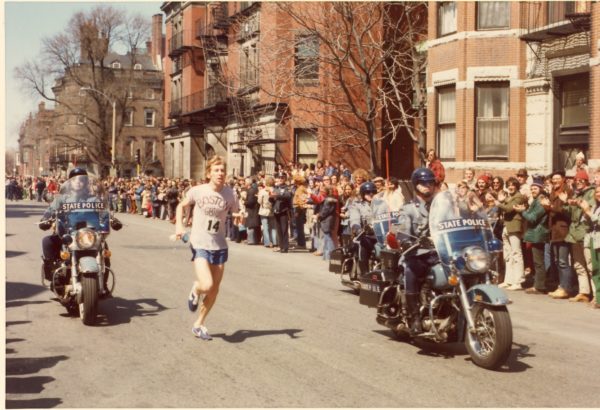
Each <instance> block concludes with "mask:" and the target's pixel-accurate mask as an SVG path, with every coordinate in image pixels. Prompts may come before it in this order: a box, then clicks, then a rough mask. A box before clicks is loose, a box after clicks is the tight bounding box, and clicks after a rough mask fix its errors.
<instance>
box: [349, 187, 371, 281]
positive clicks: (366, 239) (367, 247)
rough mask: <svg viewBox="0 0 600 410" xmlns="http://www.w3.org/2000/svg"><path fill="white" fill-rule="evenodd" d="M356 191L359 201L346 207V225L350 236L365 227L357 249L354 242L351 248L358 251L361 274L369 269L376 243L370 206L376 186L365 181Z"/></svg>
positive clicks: (353, 235)
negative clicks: (348, 227)
mask: <svg viewBox="0 0 600 410" xmlns="http://www.w3.org/2000/svg"><path fill="white" fill-rule="evenodd" d="M358 192H359V194H360V201H355V202H353V203H352V205H351V206H350V208H349V209H348V225H349V226H350V234H351V235H352V237H355V236H356V235H358V233H359V232H360V231H361V229H365V232H364V233H363V235H362V236H361V237H360V242H359V245H358V249H356V244H354V243H353V247H354V249H352V248H351V249H352V250H353V251H358V271H359V274H361V275H363V274H365V273H367V272H368V271H369V258H370V256H371V253H372V252H373V249H375V244H376V243H377V238H376V237H375V234H374V232H373V229H372V226H373V225H372V224H373V210H372V208H371V201H373V197H374V196H375V195H376V194H377V187H375V184H374V183H372V182H371V181H367V182H364V183H363V184H362V185H361V186H360V188H359V190H358Z"/></svg>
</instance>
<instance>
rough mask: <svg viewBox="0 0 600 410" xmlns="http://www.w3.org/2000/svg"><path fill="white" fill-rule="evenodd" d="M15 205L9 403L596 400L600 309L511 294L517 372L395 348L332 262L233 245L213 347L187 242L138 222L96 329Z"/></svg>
mask: <svg viewBox="0 0 600 410" xmlns="http://www.w3.org/2000/svg"><path fill="white" fill-rule="evenodd" d="M42 209H43V208H42V206H41V205H39V204H36V203H31V202H19V203H13V202H11V203H8V204H7V211H6V380H5V381H6V407H7V408H23V407H27V408H32V407H46V408H48V407H67V408H76V407H130V408H131V407H146V408H147V407H600V399H599V398H598V385H599V381H598V376H597V372H598V368H599V365H600V358H599V355H600V310H593V309H590V308H588V307H586V306H583V305H582V304H575V303H570V302H568V301H556V300H552V299H550V298H549V297H547V296H536V295H525V294H524V293H523V292H510V297H511V298H512V299H513V301H514V303H513V304H512V305H510V307H509V310H510V313H511V317H512V321H513V326H514V344H513V350H512V354H511V356H510V359H509V361H508V364H507V366H505V367H504V368H502V369H501V370H500V371H495V372H494V371H488V370H484V369H481V368H479V367H477V366H475V365H474V364H473V363H472V362H471V360H470V358H469V356H468V354H467V353H466V350H465V348H464V346H463V345H462V344H455V345H442V346H438V345H429V344H409V343H405V342H399V341H396V340H395V339H394V338H393V336H392V334H391V332H390V331H388V330H387V329H386V328H383V327H381V326H379V325H378V324H377V323H376V322H375V311H374V310H372V309H368V308H366V307H364V306H362V305H360V304H359V303H358V299H357V297H356V296H355V295H353V294H352V293H351V292H349V291H347V290H346V289H345V288H344V287H343V286H342V285H341V284H340V283H339V278H338V277H337V276H335V275H333V274H331V273H329V272H328V271H327V265H326V263H325V262H323V261H322V260H320V258H317V257H315V256H312V255H309V254H307V253H294V252H291V253H289V254H279V253H273V252H271V251H270V250H268V249H265V248H263V247H262V246H248V245H243V244H235V243H233V244H231V246H230V260H229V262H228V263H227V267H226V272H225V279H224V281H223V284H222V287H221V294H220V295H219V300H218V301H217V304H216V305H215V307H214V309H213V311H212V312H211V315H210V317H209V319H208V322H207V326H208V328H209V330H210V332H211V334H212V335H213V337H214V339H213V340H212V341H209V342H206V341H202V340H199V339H196V338H194V337H193V335H192V334H191V330H190V329H191V324H192V322H193V320H194V315H193V314H192V313H190V312H189V311H188V309H187V304H186V298H187V294H188V291H189V288H190V286H191V281H192V280H193V277H194V276H193V272H192V265H191V263H190V259H189V258H190V256H191V254H190V252H189V248H187V247H186V245H184V244H182V243H173V242H170V241H169V240H168V236H169V235H170V234H171V233H172V232H173V226H172V225H171V224H169V223H167V222H165V221H154V220H147V219H145V218H143V217H141V216H137V215H123V214H119V217H120V218H121V219H122V221H123V222H124V224H125V227H124V228H123V229H122V230H121V231H119V232H113V233H112V234H111V236H110V238H109V243H110V246H111V249H112V251H113V258H112V262H113V268H114V270H115V272H116V274H117V289H116V291H115V297H114V298H112V299H109V300H106V301H102V302H101V306H100V310H101V317H100V321H99V323H98V325H97V326H93V327H86V326H84V325H83V324H82V323H81V321H80V320H79V318H73V317H69V316H68V315H67V313H66V310H65V309H64V308H63V307H61V306H60V305H59V304H58V303H57V302H56V301H53V300H51V297H52V294H51V292H50V291H49V290H48V289H45V288H44V287H42V286H41V284H40V266H39V265H40V242H41V238H42V237H43V236H44V235H45V233H44V232H42V231H40V230H39V229H38V228H37V226H35V225H34V222H36V221H38V220H39V217H40V215H41V213H42Z"/></svg>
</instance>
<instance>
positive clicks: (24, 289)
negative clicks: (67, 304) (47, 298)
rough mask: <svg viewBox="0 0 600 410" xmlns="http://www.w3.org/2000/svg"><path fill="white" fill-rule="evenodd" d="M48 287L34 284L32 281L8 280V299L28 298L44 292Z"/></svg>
mask: <svg viewBox="0 0 600 410" xmlns="http://www.w3.org/2000/svg"><path fill="white" fill-rule="evenodd" d="M45 290H46V288H45V287H43V286H42V285H32V284H31V283H22V282H6V300H7V301H10V300H18V299H27V298H30V297H32V296H34V295H37V294H38V293H42V292H43V291H45Z"/></svg>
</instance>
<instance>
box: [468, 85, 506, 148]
mask: <svg viewBox="0 0 600 410" xmlns="http://www.w3.org/2000/svg"><path fill="white" fill-rule="evenodd" d="M476 89H477V91H476V98H477V124H476V128H477V129H476V131H475V132H476V137H475V138H476V153H477V159H486V158H504V159H507V158H508V135H509V132H508V100H509V85H508V84H507V83H499V84H485V85H483V84H481V85H477V87H476Z"/></svg>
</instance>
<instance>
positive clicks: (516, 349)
mask: <svg viewBox="0 0 600 410" xmlns="http://www.w3.org/2000/svg"><path fill="white" fill-rule="evenodd" d="M374 332H375V333H379V334H381V335H385V336H388V337H389V338H390V339H394V340H397V339H396V338H395V337H394V336H391V335H390V332H389V331H385V330H374ZM405 343H406V344H409V345H411V346H414V347H416V348H418V349H419V350H418V351H417V354H418V355H421V356H430V357H441V358H443V359H453V358H455V357H456V356H466V357H465V358H464V360H465V361H471V357H470V356H469V352H468V351H467V348H466V346H465V344H464V343H463V342H457V343H443V344H439V343H434V342H429V341H426V340H418V339H417V340H414V339H413V340H411V339H407V340H406V341H405ZM512 347H513V348H512V351H511V353H510V356H509V357H508V359H507V361H506V363H505V364H504V366H502V367H501V368H499V369H497V371H499V372H505V373H520V372H524V371H525V370H527V369H530V368H531V366H530V365H528V364H526V363H523V362H522V361H519V359H522V358H525V357H535V355H534V354H531V353H529V346H527V345H523V344H518V343H515V342H513V344H512Z"/></svg>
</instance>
